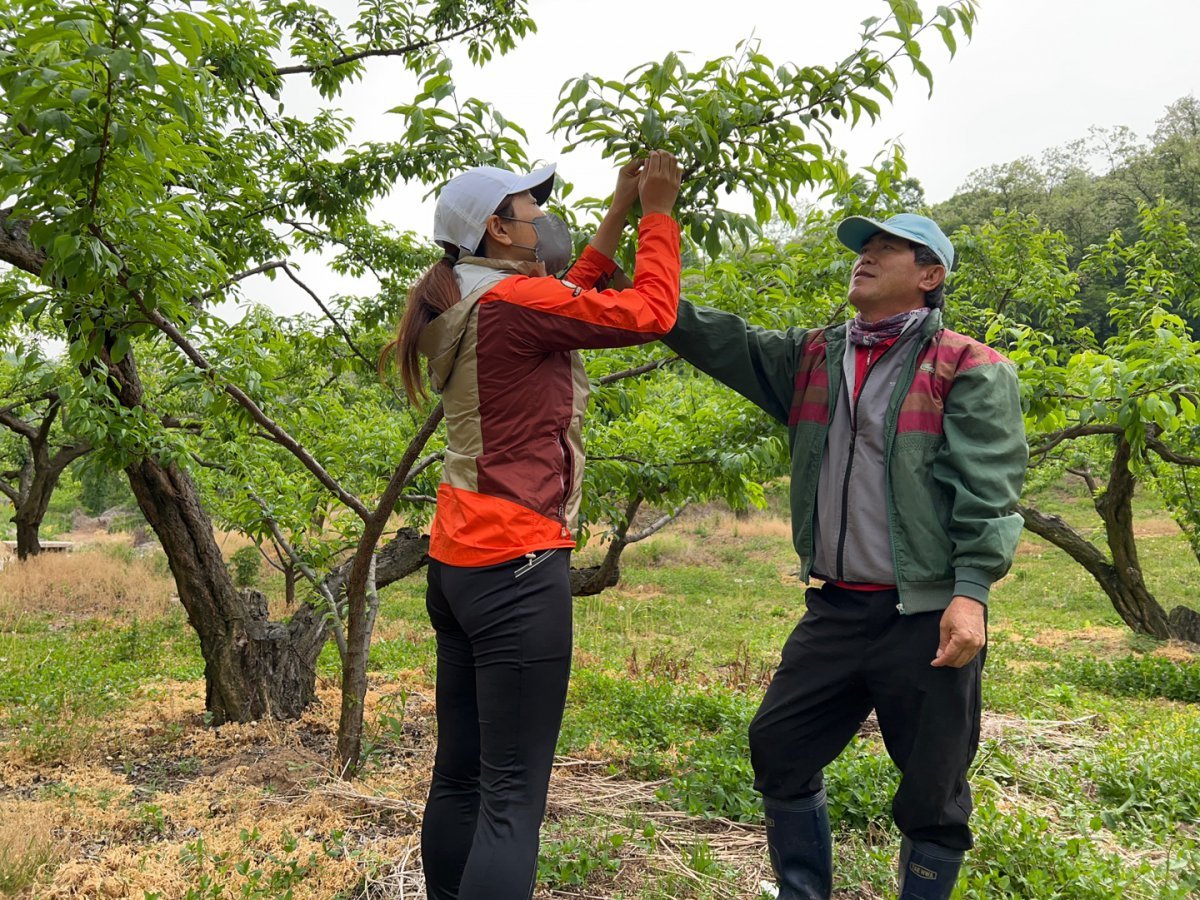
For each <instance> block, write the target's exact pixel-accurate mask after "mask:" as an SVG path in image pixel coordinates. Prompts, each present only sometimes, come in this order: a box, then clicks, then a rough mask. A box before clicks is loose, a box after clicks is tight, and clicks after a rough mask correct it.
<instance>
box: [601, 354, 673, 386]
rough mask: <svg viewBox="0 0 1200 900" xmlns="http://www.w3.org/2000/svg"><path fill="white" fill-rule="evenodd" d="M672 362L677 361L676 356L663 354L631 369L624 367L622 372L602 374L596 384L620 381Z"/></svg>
mask: <svg viewBox="0 0 1200 900" xmlns="http://www.w3.org/2000/svg"><path fill="white" fill-rule="evenodd" d="M673 362H679V357H678V356H664V357H663V358H662V359H656V360H654V361H652V362H648V363H645V364H644V365H640V366H635V367H634V368H632V369H626V370H625V371H623V372H613V373H612V374H611V375H604V376H602V377H600V378H597V379H596V384H598V385H601V386H603V385H606V384H612V383H613V382H614V381H621V380H623V379H625V378H636V377H637V376H638V375H645V374H646V373H647V372H653V371H654V370H655V369H661V368H663V367H664V366H669V365H670V364H671V363H673Z"/></svg>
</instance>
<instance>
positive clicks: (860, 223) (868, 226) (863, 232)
mask: <svg viewBox="0 0 1200 900" xmlns="http://www.w3.org/2000/svg"><path fill="white" fill-rule="evenodd" d="M880 231H886V232H887V233H888V234H892V233H893V232H891V231H889V230H888V229H887V228H884V227H883V223H882V222H876V221H875V220H874V219H868V218H867V217H866V216H850V217H849V218H848V219H843V220H842V221H841V223H839V224H838V227H837V238H838V240H839V241H841V242H842V245H843V246H845V247H848V248H849V249H851V250H853V251H854V252H855V253H861V252H862V248H863V244H865V243H866V242H867V241H869V240H870V239H871V235H873V234H876V233H877V232H880Z"/></svg>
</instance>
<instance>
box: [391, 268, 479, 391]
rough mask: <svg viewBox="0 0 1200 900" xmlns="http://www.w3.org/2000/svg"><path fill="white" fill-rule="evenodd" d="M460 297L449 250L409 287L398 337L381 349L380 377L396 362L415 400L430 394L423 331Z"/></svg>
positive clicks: (405, 388) (407, 388)
mask: <svg viewBox="0 0 1200 900" xmlns="http://www.w3.org/2000/svg"><path fill="white" fill-rule="evenodd" d="M461 299H462V294H461V293H460V291H459V289H458V279H457V278H455V277H454V257H452V256H450V254H449V253H447V254H446V255H445V256H443V257H442V258H441V259H439V260H438V261H437V262H435V263H434V264H433V265H432V266H430V267H429V268H428V269H427V270H426V271H425V274H424V275H422V276H421V279H420V281H418V282H417V283H416V284H414V285H413V286H412V289H411V290H409V292H408V300H407V301H406V302H405V304H404V318H403V319H401V320H400V327H399V328H398V329H396V337H395V338H394V339H393V340H391V341H388V342H387V343H386V344H385V345H384V347H383V349H382V350H380V351H379V363H378V370H379V377H380V378H382V377H384V373H385V370H386V369H387V365H388V363H389V362H393V363H395V365H396V368H398V369H399V370H400V380H401V381H403V382H404V392H405V393H406V394H408V399H409V400H410V401H411V402H413V403H416V402H417V401H418V400H422V399H424V398H425V397H427V396H428V391H426V390H425V381H424V379H423V378H422V377H421V351H420V350H419V349H418V348H417V341H418V339H419V338H420V337H421V332H422V331H424V330H425V326H426V325H428V324H429V323H430V322H432V321H433V320H434V319H436V318H437V317H438V316H440V315H441V314H442V313H444V312H445V311H446V310H448V309H449V308H450V307H452V306H453V305H454V304H455V303H457V302H458V301H459V300H461Z"/></svg>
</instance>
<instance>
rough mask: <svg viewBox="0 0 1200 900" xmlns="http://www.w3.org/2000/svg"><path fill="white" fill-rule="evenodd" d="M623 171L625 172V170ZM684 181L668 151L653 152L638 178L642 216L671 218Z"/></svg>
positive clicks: (647, 158)
mask: <svg viewBox="0 0 1200 900" xmlns="http://www.w3.org/2000/svg"><path fill="white" fill-rule="evenodd" d="M621 171H622V172H624V169H622V170H621ZM682 179H683V174H682V172H680V170H679V162H678V161H677V160H676V159H675V156H674V155H673V154H671V153H668V152H667V151H666V150H651V151H650V154H649V155H648V156H647V157H646V160H645V162H644V163H642V171H641V174H640V175H639V176H638V193H639V194H640V195H641V198H642V215H649V214H650V213H665V214H666V215H668V216H669V215H670V214H671V210H672V209H674V208H675V198H677V197H678V196H679V185H680V183H681V181H682Z"/></svg>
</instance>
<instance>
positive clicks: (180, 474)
mask: <svg viewBox="0 0 1200 900" xmlns="http://www.w3.org/2000/svg"><path fill="white" fill-rule="evenodd" d="M106 362H107V363H108V367H109V373H110V376H111V377H110V381H109V384H110V385H112V386H113V392H114V396H115V397H116V399H117V400H118V401H119V402H120V403H121V405H122V406H124V407H126V408H127V409H134V408H137V407H138V406H139V405H141V403H142V386H141V381H140V379H139V378H138V375H137V370H136V368H135V366H134V361H133V355H132V353H131V354H128V355H126V356H125V358H124V359H122V360H121V362H120V363H116V364H114V363H112V362H111V361H110V360H106ZM125 474H126V475H127V476H128V477H129V486H130V487H131V488H132V489H133V495H134V497H135V498H136V499H137V503H138V507H139V508H140V509H141V511H142V514H143V515H144V516H145V517H146V521H147V522H149V523H150V527H151V528H153V529H154V533H155V535H157V537H158V540H159V542H160V543H161V544H162V548H163V552H164V553H165V554H166V557H167V562H168V563H169V564H170V566H171V573H172V574H173V575H174V576H175V584H176V586H177V588H178V591H179V600H180V603H182V604H183V608H184V609H185V610H186V612H187V616H188V621H189V622H190V623H191V625H192V627H193V628H194V629H195V630H196V634H197V635H198V636H199V638H200V652H201V653H202V654H203V656H204V680H205V708H206V709H207V710H208V712H209V714H210V716H211V719H212V722H213V724H214V725H220V724H222V723H224V722H249V721H254V720H257V719H262V718H269V717H272V718H277V719H294V718H297V717H298V716H299V715H300V714H301V713H302V712H303V711H304V709H305V708H306V707H307V706H308V705H309V704H310V703H311V702H312V699H313V697H314V696H315V690H316V660H317V656H318V655H319V654H320V652H321V648H322V647H323V646H324V644H325V640H326V639H327V637H328V627H327V625H326V621H325V614H324V612H323V611H318V610H316V609H313V608H311V607H309V606H303V607H301V608H300V609H298V610H297V611H296V612H295V614H293V616H292V618H291V620H290V621H288V622H287V623H286V624H285V623H283V622H272V621H271V620H270V618H269V616H268V612H267V604H266V601H265V600H264V598H263V597H262V595H261V594H259V593H257V592H254V591H239V590H238V589H237V588H236V587H235V586H234V584H233V579H232V578H231V577H230V575H229V569H228V567H227V566H226V565H225V560H224V559H223V558H222V556H221V549H220V547H219V546H218V545H217V541H216V538H215V537H214V536H213V528H212V521H211V520H210V519H209V517H208V514H207V513H206V512H205V510H204V507H203V506H202V504H201V501H200V492H199V490H198V488H197V487H196V484H195V482H194V481H192V479H191V476H189V475H188V474H187V472H185V471H183V470H182V469H180V468H179V467H178V466H174V465H169V466H168V465H163V464H162V463H161V462H159V461H157V460H155V459H151V458H149V457H146V458H143V459H141V460H138V461H137V462H135V463H133V464H132V465H130V466H128V467H127V468H126V469H125Z"/></svg>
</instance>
